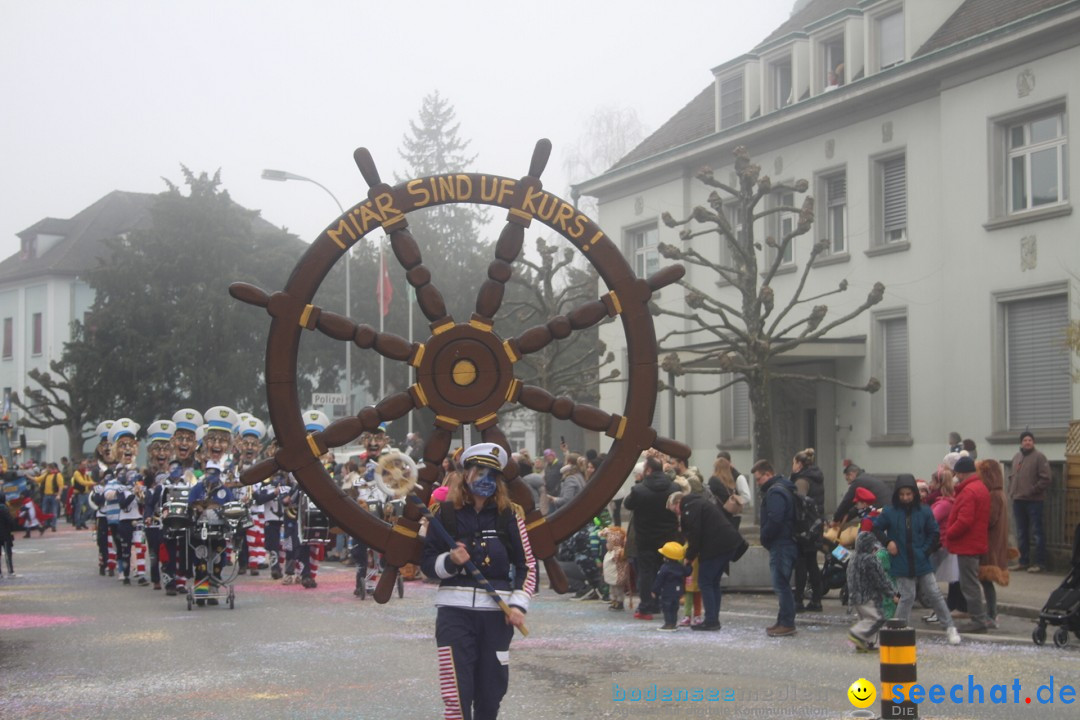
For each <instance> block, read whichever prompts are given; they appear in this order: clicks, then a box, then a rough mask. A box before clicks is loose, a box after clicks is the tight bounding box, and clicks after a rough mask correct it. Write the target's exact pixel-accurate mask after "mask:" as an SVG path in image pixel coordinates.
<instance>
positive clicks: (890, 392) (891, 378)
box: [881, 318, 911, 435]
mask: <svg viewBox="0 0 1080 720" xmlns="http://www.w3.org/2000/svg"><path fill="white" fill-rule="evenodd" d="M881 331H882V338H883V340H884V342H885V353H884V354H885V432H886V434H888V435H909V434H910V433H911V393H910V386H909V383H908V328H907V318H898V319H895V320H886V321H884V322H882V324H881Z"/></svg>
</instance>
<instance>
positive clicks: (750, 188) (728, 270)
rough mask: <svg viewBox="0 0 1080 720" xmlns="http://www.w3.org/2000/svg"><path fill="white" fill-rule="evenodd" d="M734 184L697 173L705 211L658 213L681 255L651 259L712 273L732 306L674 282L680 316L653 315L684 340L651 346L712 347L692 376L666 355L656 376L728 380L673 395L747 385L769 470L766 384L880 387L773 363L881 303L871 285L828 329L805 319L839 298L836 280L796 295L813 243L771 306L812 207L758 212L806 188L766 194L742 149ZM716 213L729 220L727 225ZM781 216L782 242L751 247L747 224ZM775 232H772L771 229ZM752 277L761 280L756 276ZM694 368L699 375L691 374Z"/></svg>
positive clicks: (819, 246)
mask: <svg viewBox="0 0 1080 720" xmlns="http://www.w3.org/2000/svg"><path fill="white" fill-rule="evenodd" d="M735 174H736V178H737V179H736V184H735V185H736V186H734V187H733V186H731V185H728V184H726V183H723V182H721V181H720V180H718V179H716V177H715V176H714V175H713V172H712V170H711V169H709V168H704V169H702V170H701V171H699V172H698V174H697V178H698V179H699V180H700V181H702V182H703V183H705V185H707V186H709V187H710V188H713V190H712V192H710V194H709V197H708V207H703V206H697V207H695V208H694V209H693V211H692V212H691V214H690V217H688V218H685V219H675V218H673V217H672V216H671V215H670V214H669V213H664V215H663V220H664V223H665V224H666V225H667V226H668V227H682V230H681V231H680V232H679V237H680V238H681V239H682V240H683V241H685V242H686V245H685V246H684V249H681V248H678V247H674V246H672V245H668V244H666V243H661V244H660V246H659V251H660V253H661V254H662V255H663V256H664V257H666V258H670V259H673V260H679V261H681V262H685V263H689V264H691V265H697V266H699V267H703V268H708V269H709V270H712V271H713V272H715V273H716V275H717V276H718V278H717V280H718V281H720V282H719V284H720V285H723V286H726V285H730V286H731V289H732V293H731V295H732V296H733V297H723V296H721V294H720V293H717V292H712V293H709V292H705V291H703V290H701V289H699V288H698V287H695V286H694V285H693V284H691V283H690V282H689V281H686V280H683V281H681V283H680V284H681V285H683V287H685V288H686V291H687V292H686V307H687V309H686V310H685V311H677V310H665V309H661V308H659V307H656V308H655V310H654V311H655V312H656V313H658V314H663V315H670V316H673V317H677V318H680V319H682V320H685V321H687V322H688V324H689V329H687V330H675V331H672V332H669V333H668V334H667V335H665V336H663V337H662V338H660V343H661V346H660V349H661V352H664V351H670V350H672V349H674V348H673V346H672V345H668V346H666V347H665V343H666V342H668V341H670V340H672V339H673V338H677V337H679V336H684V335H689V334H693V333H707V334H708V335H709V336H711V339H712V340H713V341H714V342H711V343H709V347H708V349H706V350H703V351H701V352H700V354H699V356H698V357H697V358H695V363H694V365H692V366H687V365H684V364H683V363H682V362H681V361H680V359H679V356H678V355H676V354H674V353H672V354H669V355H667V356H666V357H665V358H664V360H663V362H662V367H663V369H664V370H667V371H669V372H672V373H674V375H676V376H683V377H685V376H687V375H692V374H705V375H715V374H717V372H718V370H717V368H718V369H719V372H722V373H731V374H733V375H734V376H735V377H734V379H733V380H731V381H730V382H726V383H723V384H718V385H717V386H716V387H713V388H709V389H705V390H686V389H682V390H680V389H676V390H675V392H676V394H677V395H680V396H687V395H710V394H714V393H717V392H720V391H721V390H723V389H724V388H727V387H730V386H731V385H734V384H735V383H738V382H745V383H747V385H748V388H749V396H750V407H751V409H752V411H753V415H754V427H753V451H754V457H755V458H767V459H770V460H775V459H776V458H774V445H773V437H772V409H771V407H770V396H771V392H770V390H771V383H772V382H773V381H774V380H804V381H812V382H828V383H832V384H834V385H839V386H842V387H846V388H852V389H856V390H864V391H867V392H876V391H877V390H878V389H879V388H880V387H881V383H880V382H878V380H877V379H876V378H873V377H872V378H870V379H869V380H868V381H867V382H866V384H865V385H854V384H852V383H849V382H845V381H843V380H840V379H838V378H835V377H829V376H827V375H806V374H801V373H795V372H784V371H782V369H779V368H778V363H777V358H779V357H780V356H781V355H783V354H784V353H787V352H790V351H792V350H794V349H795V348H797V347H798V346H799V345H802V344H803V343H806V342H810V341H813V340H817V339H819V338H822V337H824V336H825V335H827V334H828V333H829V332H831V331H832V330H834V329H835V328H837V327H839V326H840V325H843V324H844V323H846V322H848V321H850V320H852V319H853V318H855V317H857V316H859V315H860V314H862V313H863V312H865V311H866V310H868V309H869V308H871V307H873V306H874V305H877V304H878V303H879V302H881V300H882V297H883V296H884V293H885V286H884V285H883V284H881V283H880V282H877V283H874V287H873V289H872V290H871V291H870V293H869V294H868V295H867V297H866V299H865V300H864V301H863V302H862V303H861V304H859V306H858V307H856V308H854V309H853V310H851V311H849V312H847V313H846V314H844V315H842V316H840V317H837V318H835V319H831V320H828V321H827V320H826V318H827V316H828V313H829V308H828V306H827V305H823V304H818V305H813V307H811V308H810V309H809V310H808V311H807V310H806V306H807V305H808V304H809V303H814V302H816V301H819V300H821V299H823V298H825V297H828V296H830V295H835V294H838V293H842V292H844V291H846V290H847V288H848V283H847V281H846V280H844V281H842V282H840V284H839V286H838V287H836V288H834V289H831V290H827V291H825V292H822V293H818V294H816V295H811V296H805V295H804V293H805V291H806V281H807V277H808V276H809V274H810V271H811V270H812V269H813V267H814V260H815V259H816V258H817V257H818V256H819V255H820V254H821V253H823V252H825V251H827V250H828V247H829V243H828V241H827V240H821V241H819V242H817V243H816V244H814V246H813V247H812V248H811V250H810V257H809V258H807V260H806V262H805V263H804V265H803V267H802V272H801V274H800V275H799V278H798V284H797V286H796V288H795V291H794V292H793V293H792V295H791V297H790V298H789V299H788V300H787V302H786V303H783V304H780V305H778V304H777V301H776V298H775V295H774V292H773V288H772V286H771V283H772V280H773V278H774V277H775V276H776V273H777V271H778V270H779V269H780V267H781V265H782V263H783V259H784V256H785V253H786V251H787V249H788V247H789V246H790V245H791V243H792V242H793V241H794V240H795V238H797V237H799V236H801V235H805V234H806V233H807V232H809V231H810V228H811V226H812V225H813V222H814V200H813V198H812V197H809V196H807V197H806V198H805V199H804V200H803V203H802V206H801V207H795V206H794V205H783V204H779V203H773V204H771V206H770V207H768V208H766V209H764V210H762V211H760V212H758V211H757V207H758V204H759V203H760V202H761V200H762V199H763V198H765V197H767V196H770V195H771V196H773V197H774V198H777V199H779V198H781V197H782V196H783V195H786V194H788V193H791V194H792V195H794V193H805V192H806V190H807V187H808V184H807V182H806V180H799V181H797V182H796V183H794V184H793V185H788V184H777V185H773V184H772V182H771V180H770V179H769V177H768V176H767V175H762V174H761V168H760V166H758V165H755V164H753V163H752V162H751V161H750V156H749V154H748V153H747V151H746V149H745V148H742V147H739V148H736V150H735ZM725 210H728V211H729V212H731V213H732V217H729V215H728V214H727V213H725ZM785 213H786V214H789V216H790V215H791V214H794V215H795V216H797V219H796V221H795V222H794V223H793V225H792V227H791V229H790V230H789V231H787V232H784V233H783V234H782V236H781V237H780V238H779V240H777V239H776V238H774V237H771V236H770V237H767V238H766V239H765V243H764V246H763V245H762V244H761V243H759V242H756V241H755V239H754V223H755V222H757V221H758V220H762V219H765V218H768V217H770V216H773V215H776V216H778V217H780V216H783V215H784V214H785ZM775 225H776V226H777V227H781V225H780V224H779V223H775ZM706 236H715V241H716V242H718V243H719V245H720V248H721V253H720V257H721V258H722V259H721V260H720V261H719V262H715V261H713V260H710V259H709V258H708V257H706V253H704V252H702V251H700V250H699V249H698V247H695V245H696V244H695V243H693V242H691V241H693V240H694V239H695V238H699V237H706ZM765 247H768V248H770V249H771V250H772V251H773V252H772V258H771V259H770V258H769V257H768V256H765V257H762V258H760V259H759V257H758V253H763V254H764V253H765ZM710 254H712V253H710ZM759 267H762V268H764V270H759ZM699 363H701V364H707V365H709V367H697V365H698V364H699ZM665 389H666V388H665Z"/></svg>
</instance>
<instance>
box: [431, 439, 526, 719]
mask: <svg viewBox="0 0 1080 720" xmlns="http://www.w3.org/2000/svg"><path fill="white" fill-rule="evenodd" d="M461 459H462V462H463V464H464V465H465V473H466V474H465V481H464V482H463V483H461V484H460V485H456V486H455V487H454V488H453V489H452V490H451V492H450V495H449V497H448V498H447V501H446V502H445V503H443V504H442V505H440V506H439V511H438V518H439V520H440V521H441V522H442V524H443V526H444V527H445V528H446V529H447V531H448V532H449V533H450V536H451V537H453V538H454V539H455V541H456V545H455V546H454V547H450V546H448V545H447V544H446V543H445V542H443V541H442V539H440V537H439V534H438V533H434V532H430V531H429V532H428V534H427V538H426V539H425V543H424V554H423V565H422V567H423V570H424V573H425V574H426V575H428V576H429V577H437V578H439V579H440V580H441V582H440V583H439V589H438V591H436V594H435V605H436V607H437V608H438V613H437V615H436V619H435V642H436V644H437V645H438V652H439V677H440V685H441V688H440V690H441V694H442V698H443V703H444V705H445V717H446V718H464V720H471V719H472V718H476V719H477V720H481V719H485V720H486V719H487V718H494V717H496V716H497V715H498V713H499V705H500V703H501V702H502V698H503V696H504V695H505V694H506V689H507V686H508V683H509V677H510V673H509V655H510V640H511V638H513V634H514V627H521V626H522V625H523V624H524V622H525V613H526V611H528V609H529V598H530V597H531V596H532V594H533V592H534V591H535V589H536V569H535V562H534V559H533V554H532V549H531V547H530V545H529V537H528V534H527V533H526V531H525V524H524V522H523V521H522V517H521V514H520V513H518V512H516V511H515V509H514V507H513V505H512V504H511V502H510V496H509V493H508V492H507V488H506V484H505V482H504V480H503V469H504V468H505V467H506V464H507V461H508V460H509V453H507V452H506V450H505V448H503V447H502V446H500V445H498V444H496V443H480V444H478V445H473V446H472V447H470V448H469V449H468V450H466V451H465V452H464V454H463V455H462V458H461ZM469 560H472V562H473V564H474V565H475V566H476V567H477V568H479V570H480V572H481V573H482V574H483V576H484V577H485V578H486V579H487V580H488V581H489V582H490V583H491V585H493V586H494V588H495V589H496V590H497V591H498V593H499V595H500V596H501V597H503V598H504V599H505V601H506V603H507V604H508V605H509V606H510V608H511V610H510V613H509V614H508V615H505V614H504V613H502V612H501V611H500V607H499V605H498V604H497V603H496V602H495V600H494V599H492V598H491V597H490V596H488V595H487V593H486V592H484V591H483V590H482V589H481V586H480V585H479V583H478V582H477V581H476V580H475V579H474V577H473V575H472V574H471V573H470V572H468V571H467V570H466V569H465V567H464V566H465V564H466V563H467V562H468V561H469ZM511 571H512V574H511Z"/></svg>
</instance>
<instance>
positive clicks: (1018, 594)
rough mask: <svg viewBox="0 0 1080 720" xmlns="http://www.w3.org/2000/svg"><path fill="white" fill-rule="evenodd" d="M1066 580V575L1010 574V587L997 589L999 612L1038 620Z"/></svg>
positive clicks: (1042, 573) (1055, 573)
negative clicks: (1043, 608) (1045, 606)
mask: <svg viewBox="0 0 1080 720" xmlns="http://www.w3.org/2000/svg"><path fill="white" fill-rule="evenodd" d="M1064 579H1065V573H1057V572H1041V573H1035V574H1032V573H1029V572H1026V571H1020V572H1015V571H1013V572H1010V573H1009V586H1008V587H1000V586H999V587H998V589H997V598H998V612H999V613H1005V614H1006V615H1014V616H1016V617H1022V618H1030V619H1033V620H1037V619H1038V618H1039V611H1040V610H1042V607H1043V605H1045V604H1046V600H1047V599H1048V598H1049V597H1050V593H1052V592H1053V591H1054V590H1055V589H1056V588H1057V586H1058V585H1060V584H1061V581H1062V580H1064Z"/></svg>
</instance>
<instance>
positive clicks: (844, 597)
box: [840, 585, 848, 607]
mask: <svg viewBox="0 0 1080 720" xmlns="http://www.w3.org/2000/svg"><path fill="white" fill-rule="evenodd" d="M840 604H841V605H843V606H844V607H847V604H848V592H847V586H846V585H845V586H844V587H842V588H840Z"/></svg>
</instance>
